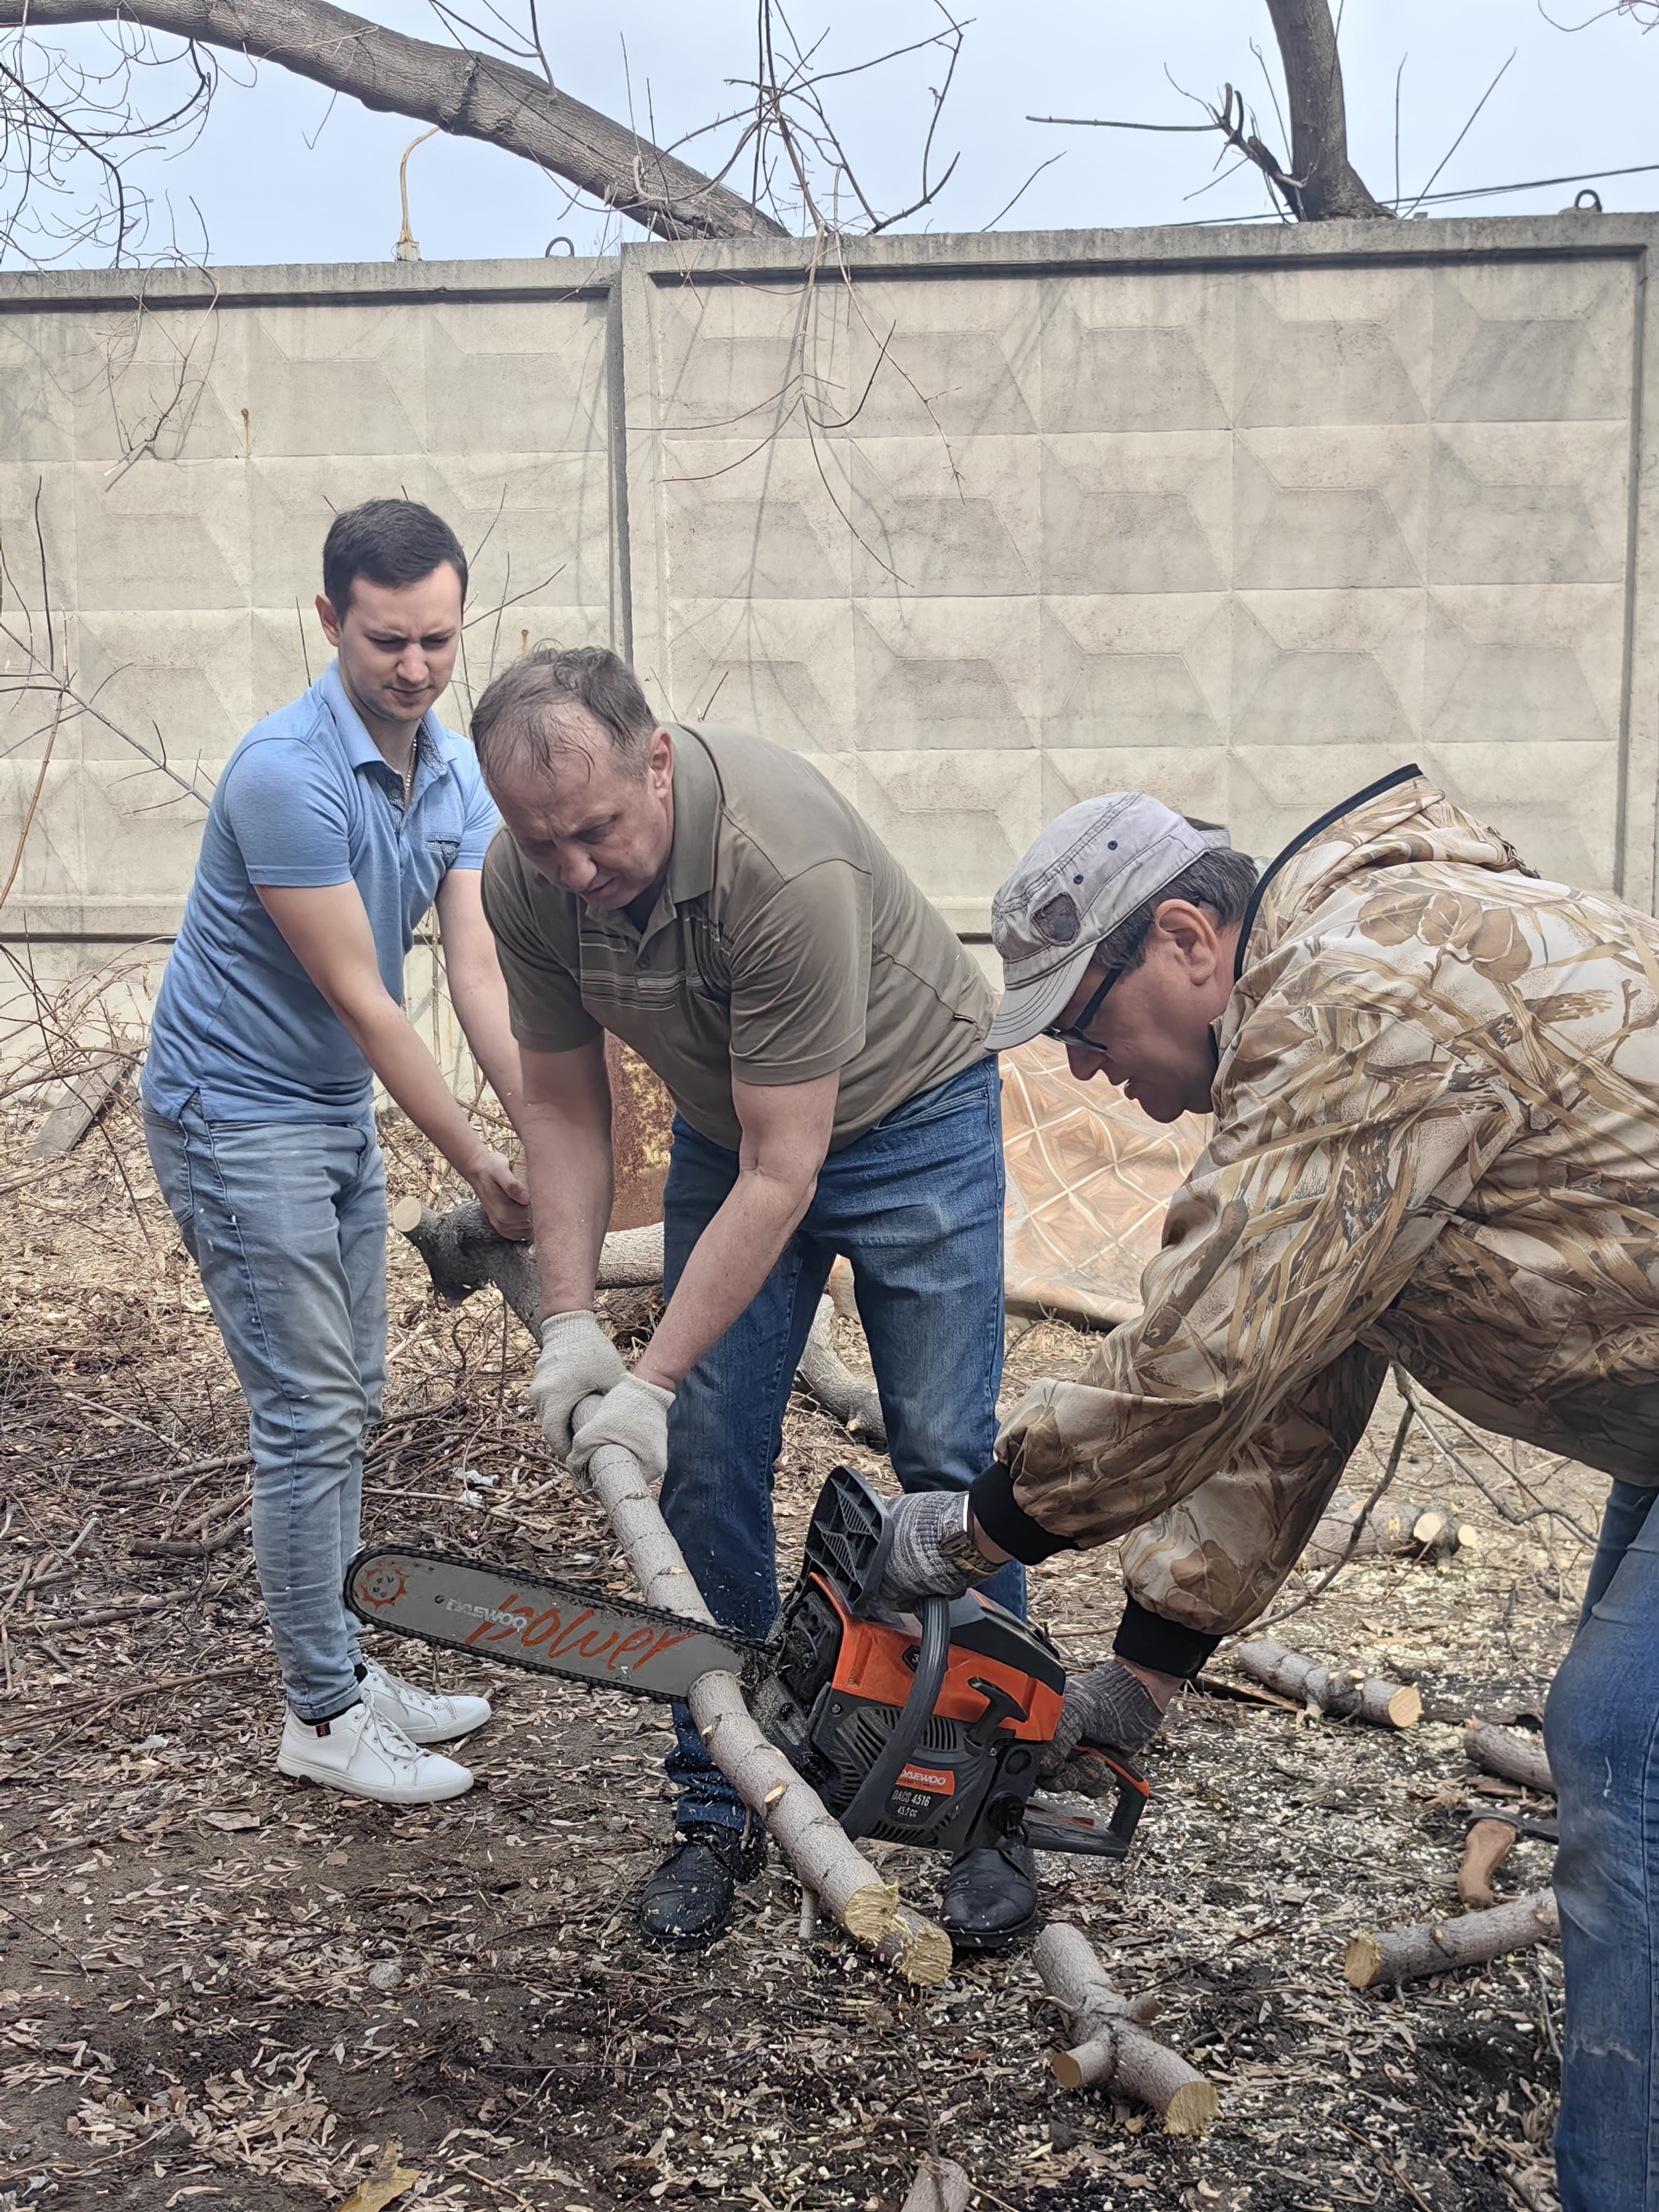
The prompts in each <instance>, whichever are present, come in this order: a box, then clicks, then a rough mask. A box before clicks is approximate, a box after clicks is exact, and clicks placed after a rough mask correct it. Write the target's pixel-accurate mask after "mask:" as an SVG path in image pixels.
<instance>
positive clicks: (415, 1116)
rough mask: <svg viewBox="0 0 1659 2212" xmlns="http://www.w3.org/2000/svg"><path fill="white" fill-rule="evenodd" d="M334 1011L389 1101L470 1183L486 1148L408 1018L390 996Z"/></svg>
mask: <svg viewBox="0 0 1659 2212" xmlns="http://www.w3.org/2000/svg"><path fill="white" fill-rule="evenodd" d="M337 1011H338V1012H339V1014H340V1019H341V1020H342V1022H343V1024H345V1027H346V1029H347V1030H349V1033H350V1035H351V1037H352V1039H353V1041H354V1042H356V1045H357V1047H358V1048H359V1050H360V1051H361V1052H362V1055H363V1057H364V1059H365V1060H367V1061H368V1064H369V1066H371V1067H372V1068H373V1069H374V1073H375V1074H376V1075H377V1076H378V1077H379V1078H380V1081H381V1083H382V1084H383V1085H385V1086H386V1090H387V1091H390V1093H391V1094H392V1097H393V1099H394V1100H395V1101H396V1102H397V1103H398V1105H399V1106H401V1107H402V1108H403V1109H404V1113H405V1114H407V1115H408V1116H409V1118H410V1121H413V1122H414V1124H415V1126H416V1128H418V1129H420V1130H421V1131H422V1133H424V1134H425V1135H426V1136H428V1137H429V1138H430V1139H431V1140H432V1142H433V1143H434V1144H435V1146H437V1148H438V1150H439V1151H440V1152H441V1153H442V1154H443V1156H444V1158H446V1159H447V1161H448V1162H449V1164H450V1165H451V1167H453V1169H454V1170H455V1172H456V1173H457V1174H458V1175H459V1176H464V1177H465V1179H466V1180H467V1181H468V1182H471V1180H472V1177H473V1175H474V1173H475V1171H476V1170H477V1164H478V1159H479V1156H480V1154H481V1153H483V1152H485V1151H487V1150H488V1147H487V1146H485V1144H484V1141H483V1138H482V1137H480V1136H479V1134H478V1133H477V1130H476V1129H475V1128H474V1127H472V1124H471V1122H470V1121H468V1120H467V1118H466V1115H465V1114H464V1113H463V1112H462V1110H461V1109H460V1107H459V1104H458V1103H457V1102H456V1099H455V1096H454V1093H453V1091H451V1090H450V1087H449V1085H447V1083H446V1082H445V1081H444V1079H443V1076H442V1074H441V1073H440V1071H439V1067H438V1063H437V1061H436V1060H434V1058H433V1057H432V1054H430V1053H429V1052H428V1050H427V1048H426V1047H425V1046H424V1045H423V1044H422V1042H421V1040H420V1038H419V1037H418V1036H416V1033H415V1029H414V1025H413V1024H411V1022H410V1019H409V1017H408V1015H407V1014H405V1013H404V1011H403V1009H402V1008H401V1007H400V1006H396V1005H394V1004H393V1002H392V1000H391V999H390V998H388V999H387V1000H386V1002H385V1005H384V1006H383V1007H374V1008H373V1009H371V1010H369V1011H368V1012H347V1011H345V1010H344V1009H338V1010H337Z"/></svg>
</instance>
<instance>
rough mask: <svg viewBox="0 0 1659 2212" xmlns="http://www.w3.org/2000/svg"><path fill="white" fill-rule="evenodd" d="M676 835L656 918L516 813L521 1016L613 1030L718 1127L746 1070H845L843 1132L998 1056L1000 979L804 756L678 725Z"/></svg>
mask: <svg viewBox="0 0 1659 2212" xmlns="http://www.w3.org/2000/svg"><path fill="white" fill-rule="evenodd" d="M671 736H672V738H673V744H674V842H673V848H672V850H671V853H670V855H669V861H668V873H667V877H666V879H665V882H664V884H663V887H662V890H661V891H660V892H659V895H658V898H657V902H656V905H655V907H654V908H653V910H652V913H651V915H650V917H649V919H648V920H647V922H646V925H645V927H644V928H643V929H637V928H635V926H634V924H633V922H632V921H630V920H629V917H628V915H626V914H620V913H619V914H604V913H599V912H597V911H595V910H594V909H592V908H589V907H587V906H586V905H585V904H584V903H583V902H582V901H581V900H580V899H579V898H578V897H576V896H575V895H574V893H573V892H570V891H565V890H560V889H559V888H558V887H557V885H556V884H551V883H549V882H548V881H547V879H546V878H544V877H543V876H540V875H538V873H537V872H536V871H535V869H534V868H532V866H531V865H530V863H529V861H528V860H526V859H525V858H524V856H523V854H521V853H520V850H519V848H518V847H517V846H516V845H515V844H514V843H513V841H512V839H511V837H510V836H508V834H507V831H506V830H505V829H503V830H501V832H500V833H499V834H498V835H497V836H496V838H495V842H494V843H493V844H492V845H491V847H490V848H489V857H488V859H487V860H485V862H484V871H483V902H484V912H485V913H486V915H488V916H489V926H490V927H491V929H492V930H493V931H494V932H495V945H496V950H497V951H498V952H499V953H500V956H501V969H502V972H503V974H504V975H506V977H507V995H508V999H509V1000H510V1002H511V1006H512V1014H513V1034H514V1036H516V1037H517V1038H518V1040H519V1042H520V1044H521V1045H524V1046H525V1047H526V1048H527V1049H528V1050H530V1051H532V1052H569V1051H573V1050H574V1048H576V1047H577V1046H579V1045H584V1044H586V1043H589V1042H591V1041H592V1039H593V1038H595V1037H597V1036H599V1034H600V1032H601V1031H602V1030H611V1032H612V1033H613V1034H614V1035H615V1036H619V1037H621V1038H622V1039H623V1042H625V1043H627V1044H630V1045H632V1047H633V1048H634V1049H635V1052H636V1053H638V1054H639V1055H640V1057H641V1060H645V1061H646V1062H647V1064H648V1065H649V1066H652V1067H653V1068H654V1069H655V1070H656V1072H657V1073H658V1074H659V1076H660V1077H661V1078H662V1080H663V1082H664V1084H665V1085H666V1086H667V1089H668V1091H669V1093H670V1095H671V1097H672V1098H673V1101H674V1103H675V1105H676V1106H677V1107H678V1109H679V1110H680V1112H681V1113H682V1114H684V1116H685V1118H686V1120H687V1121H689V1122H690V1124H691V1126H692V1127H693V1128H694V1129H696V1131H697V1132H698V1133H700V1134H701V1135H702V1136H704V1137H707V1138H708V1139H709V1141H710V1142H711V1143H712V1144H716V1145H720V1146H724V1147H725V1148H726V1150H727V1151H729V1152H736V1151H737V1150H738V1144H739V1140H740V1138H741V1135H742V1132H741V1129H740V1128H739V1126H738V1117H737V1113H736V1110H735V1109H734V1108H733V1106H732V1078H733V1077H734V1076H735V1077H737V1078H738V1079H739V1080H740V1081H742V1082H744V1083H753V1084H792V1083H811V1082H812V1081H814V1080H815V1079H817V1078H818V1077H820V1076H824V1075H831V1074H835V1073H839V1074H840V1076H841V1091H840V1094H839V1097H838V1098H837V1101H836V1121H835V1128H834V1131H833V1133H832V1135H831V1138H830V1150H831V1151H832V1152H838V1151H840V1150H841V1149H842V1147H843V1146H847V1145H850V1144H852V1143H853V1142H854V1139H857V1138H859V1137H861V1136H863V1135H864V1133H866V1130H868V1129H872V1128H873V1127H875V1125H876V1123H877V1122H878V1121H881V1120H882V1119H883V1117H884V1115H888V1114H890V1113H892V1112H893V1110H894V1109H895V1108H896V1107H899V1106H902V1105H903V1104H904V1103H905V1102H906V1101H907V1100H908V1099H911V1098H915V1097H919V1096H920V1094H921V1092H922V1091H930V1090H932V1089H933V1086H934V1085H936V1084H940V1083H944V1082H946V1081H947V1080H948V1079H950V1078H951V1076H953V1075H958V1074H960V1073H962V1071H963V1068H966V1067H969V1066H972V1065H973V1064H974V1062H975V1060H982V1059H983V1058H984V1056H985V1042H984V1039H985V1032H986V1030H987V1029H988V1028H989V1026H990V1022H991V994H990V989H989V987H988V986H987V983H986V981H985V979H984V977H983V976H982V975H981V974H980V971H979V969H978V968H977V967H976V966H975V963H974V962H973V960H972V959H971V958H970V957H969V954H968V953H967V952H966V951H964V950H963V947H962V945H960V944H958V943H957V939H956V937H955V935H954V933H952V932H951V930H950V929H949V928H948V927H946V925H945V922H944V921H943V920H942V919H941V918H940V916H939V915H938V914H937V913H936V912H935V911H934V909H933V908H932V907H931V906H929V904H928V903H927V900H926V899H925V898H924V897H923V896H922V895H921V892H920V891H919V890H917V889H916V886H915V884H913V883H912V882H911V880H910V878H908V876H907V875H906V874H905V872H904V871H903V869H902V868H901V867H900V866H899V865H898V863H897V861H896V860H894V858H893V856H892V854H890V852H889V851H888V850H887V848H886V847H885V846H884V844H883V843H882V842H881V841H880V839H879V838H878V837H877V836H875V834H874V833H873V831H872V829H870V827H869V825H868V824H867V823H866V822H864V821H863V820H862V819H861V818H860V816H859V815H858V814H857V813H856V812H855V811H854V809H853V808H852V807H851V806H850V805H848V802H847V801H846V800H845V799H843V798H842V796H841V794H840V793H839V792H837V791H836V789H835V788H834V787H833V786H832V785H830V784H829V782H827V781H825V779H824V778H823V776H822V775H819V774H818V771H817V769H815V768H813V767H812V766H811V764H810V763H808V762H806V761H804V760H802V759H801V758H800V757H799V754H796V753H791V752H786V751H785V750H783V748H782V747H781V746H779V745H773V744H767V743H766V741H765V740H764V739H763V738H750V737H745V736H743V735H742V734H741V733H739V732H737V731H733V730H720V729H709V728H708V727H706V726H702V725H694V726H674V727H673V728H672V729H671Z"/></svg>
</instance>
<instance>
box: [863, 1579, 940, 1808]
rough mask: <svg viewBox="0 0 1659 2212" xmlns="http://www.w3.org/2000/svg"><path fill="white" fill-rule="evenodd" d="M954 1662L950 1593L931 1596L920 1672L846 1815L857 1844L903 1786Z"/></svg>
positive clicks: (924, 1612) (925, 1605)
mask: <svg viewBox="0 0 1659 2212" xmlns="http://www.w3.org/2000/svg"><path fill="white" fill-rule="evenodd" d="M950 1662H951V1601H950V1599H949V1598H948V1597H927V1598H924V1599H923V1600H922V1601H921V1654H920V1656H918V1658H917V1660H916V1671H915V1678H914V1679H913V1680H912V1681H911V1684H910V1694H909V1696H908V1698H906V1699H905V1700H904V1704H903V1706H902V1709H901V1711H900V1713H899V1717H898V1718H897V1719H896V1721H895V1722H894V1723H893V1732H892V1734H891V1735H890V1736H889V1737H888V1739H887V1741H886V1743H885V1745H884V1747H883V1749H882V1754H881V1757H880V1758H879V1759H877V1761H876V1763H875V1765H873V1766H872V1768H871V1769H870V1771H869V1772H868V1773H867V1774H866V1776H865V1778H864V1779H863V1781H862V1782H861V1783H860V1784H859V1789H858V1795H857V1796H855V1797H854V1800H853V1802H852V1803H851V1804H850V1805H849V1806H848V1808H847V1810H846V1811H845V1812H844V1813H843V1814H842V1816H841V1825H842V1827H843V1828H844V1829H845V1830H846V1832H847V1834H848V1838H849V1839H850V1840H851V1841H852V1842H854V1843H856V1842H857V1841H858V1839H859V1838H860V1836H867V1835H868V1834H869V1832H870V1831H871V1829H872V1828H873V1827H874V1826H875V1825H876V1823H877V1822H878V1820H881V1819H882V1818H883V1817H884V1814H885V1813H886V1811H887V1802H888V1800H889V1798H890V1797H891V1796H892V1794H893V1791H894V1790H895V1789H896V1787H897V1785H898V1778H899V1777H900V1775H901V1774H902V1773H903V1771H904V1770H905V1767H906V1766H907V1765H908V1763H909V1758H910V1753H912V1752H913V1751H914V1750H915V1747H916V1745H917V1744H918V1743H919V1742H920V1741H921V1735H922V1732H923V1730H924V1729H926V1728H927V1723H928V1722H929V1721H930V1720H931V1719H932V1718H933V1707H934V1705H935V1704H936V1703H937V1702H938V1699H939V1687H940V1685H941V1684H942V1683H943V1681H944V1680H945V1668H946V1667H948V1666H949V1664H950Z"/></svg>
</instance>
